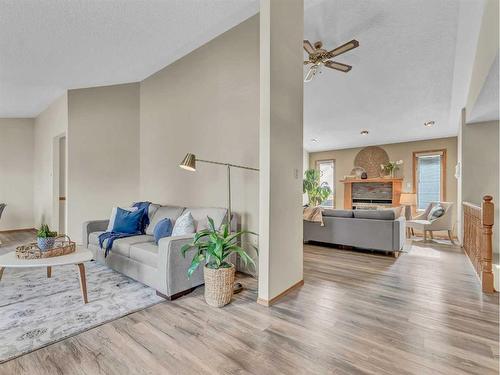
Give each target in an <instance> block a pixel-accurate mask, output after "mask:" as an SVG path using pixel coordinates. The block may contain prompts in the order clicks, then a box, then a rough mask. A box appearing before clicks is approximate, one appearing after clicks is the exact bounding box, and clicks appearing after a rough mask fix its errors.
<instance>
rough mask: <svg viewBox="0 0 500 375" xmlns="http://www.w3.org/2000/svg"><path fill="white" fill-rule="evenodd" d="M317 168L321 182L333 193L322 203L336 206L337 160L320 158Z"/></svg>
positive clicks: (323, 205)
mask: <svg viewBox="0 0 500 375" xmlns="http://www.w3.org/2000/svg"><path fill="white" fill-rule="evenodd" d="M316 168H317V169H318V170H319V175H320V177H319V182H320V184H321V185H324V186H328V187H329V188H330V190H331V191H332V193H331V194H330V196H329V197H328V198H327V199H326V200H325V201H324V202H323V203H322V204H321V206H322V207H335V161H333V160H318V161H317V162H316Z"/></svg>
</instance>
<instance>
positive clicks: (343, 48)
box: [328, 39, 359, 59]
mask: <svg viewBox="0 0 500 375" xmlns="http://www.w3.org/2000/svg"><path fill="white" fill-rule="evenodd" d="M358 46H359V42H358V41H357V40H356V39H353V40H351V41H350V42H347V43H345V44H342V45H341V46H340V47H337V48H335V49H332V50H331V51H330V52H328V58H329V59H331V58H334V57H335V56H338V55H342V54H343V53H346V52H348V51H350V50H352V49H354V48H356V47H358Z"/></svg>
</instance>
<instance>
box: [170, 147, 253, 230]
mask: <svg viewBox="0 0 500 375" xmlns="http://www.w3.org/2000/svg"><path fill="white" fill-rule="evenodd" d="M196 162H200V163H207V164H216V165H223V166H225V167H226V168H227V225H228V228H229V230H231V216H232V211H231V168H240V169H247V170H249V171H256V172H258V171H259V169H258V168H252V167H246V166H244V165H237V164H231V163H221V162H218V161H212V160H203V159H197V158H196V155H195V154H191V153H188V154H186V156H185V157H184V159H182V162H181V163H180V164H179V167H181V168H182V169H185V170H188V171H191V172H195V171H196Z"/></svg>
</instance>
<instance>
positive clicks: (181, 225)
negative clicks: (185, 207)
mask: <svg viewBox="0 0 500 375" xmlns="http://www.w3.org/2000/svg"><path fill="white" fill-rule="evenodd" d="M194 232H195V230H194V220H193V216H192V215H191V212H189V211H188V212H186V213H184V214H182V216H181V217H179V218H178V219H177V220H176V221H175V225H174V229H173V230H172V237H173V236H185V235H186V234H192V233H194Z"/></svg>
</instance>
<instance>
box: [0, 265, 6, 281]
mask: <svg viewBox="0 0 500 375" xmlns="http://www.w3.org/2000/svg"><path fill="white" fill-rule="evenodd" d="M4 269H5V267H0V281H1V280H2V275H3V270H4Z"/></svg>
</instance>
